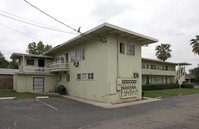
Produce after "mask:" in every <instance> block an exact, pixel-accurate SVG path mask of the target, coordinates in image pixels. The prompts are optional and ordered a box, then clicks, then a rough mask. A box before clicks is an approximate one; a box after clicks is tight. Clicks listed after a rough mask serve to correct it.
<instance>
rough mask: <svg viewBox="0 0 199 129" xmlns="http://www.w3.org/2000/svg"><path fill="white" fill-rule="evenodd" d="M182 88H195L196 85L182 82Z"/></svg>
mask: <svg viewBox="0 0 199 129" xmlns="http://www.w3.org/2000/svg"><path fill="white" fill-rule="evenodd" d="M181 88H194V85H193V84H191V83H182V85H181Z"/></svg>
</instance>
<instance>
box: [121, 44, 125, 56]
mask: <svg viewBox="0 0 199 129" xmlns="http://www.w3.org/2000/svg"><path fill="white" fill-rule="evenodd" d="M120 53H122V54H124V53H125V45H124V43H120Z"/></svg>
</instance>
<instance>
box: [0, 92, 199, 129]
mask: <svg viewBox="0 0 199 129" xmlns="http://www.w3.org/2000/svg"><path fill="white" fill-rule="evenodd" d="M198 121H199V94H193V95H184V96H176V97H168V98H164V99H163V100H162V101H156V102H151V103H145V104H140V105H134V106H128V107H123V108H117V109H104V108H99V107H96V106H93V105H89V104H85V103H81V102H78V101H74V100H71V99H67V98H49V99H39V100H36V99H15V100H0V128H2V129H13V128H15V129H47V128H48V129H87V128H91V129H132V128H133V129H140V128H141V129H172V128H175V129H182V128H184V129H194V128H195V129H196V128H197V129H198V127H199V123H198Z"/></svg>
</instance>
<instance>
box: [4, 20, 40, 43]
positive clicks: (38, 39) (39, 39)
mask: <svg viewBox="0 0 199 129" xmlns="http://www.w3.org/2000/svg"><path fill="white" fill-rule="evenodd" d="M0 25H2V26H4V27H6V28H9V29H11V30H13V31H15V32H18V33H20V34H23V35H25V36H27V37H31V38H33V39H36V40H40V39H38V38H35V37H33V36H30V35H27V34H26V33H23V32H21V31H18V30H16V29H14V28H12V27H10V26H7V25H5V24H2V23H0Z"/></svg>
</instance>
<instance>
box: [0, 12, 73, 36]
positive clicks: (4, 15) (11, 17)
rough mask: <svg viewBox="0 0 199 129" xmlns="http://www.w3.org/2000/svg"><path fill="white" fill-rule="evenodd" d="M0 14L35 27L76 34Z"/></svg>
mask: <svg viewBox="0 0 199 129" xmlns="http://www.w3.org/2000/svg"><path fill="white" fill-rule="evenodd" d="M0 15H1V16H3V17H6V18H9V19H12V20H16V21H19V22H23V23H26V24H29V25H33V26H37V27H40V28H43V29H48V30H53V31H57V32H62V33H68V34H76V33H72V32H67V31H63V30H58V29H54V28H49V27H45V26H41V25H37V24H34V23H30V22H27V21H23V20H20V19H16V18H13V17H10V16H8V15H5V14H2V13H0Z"/></svg>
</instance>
